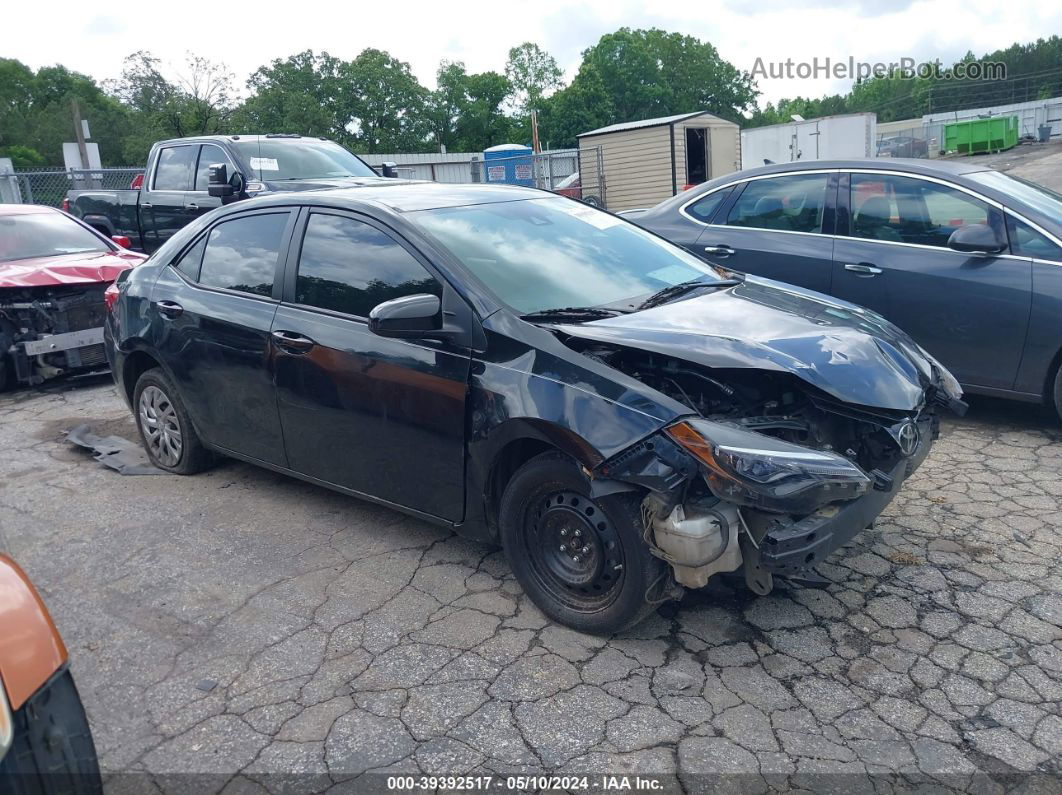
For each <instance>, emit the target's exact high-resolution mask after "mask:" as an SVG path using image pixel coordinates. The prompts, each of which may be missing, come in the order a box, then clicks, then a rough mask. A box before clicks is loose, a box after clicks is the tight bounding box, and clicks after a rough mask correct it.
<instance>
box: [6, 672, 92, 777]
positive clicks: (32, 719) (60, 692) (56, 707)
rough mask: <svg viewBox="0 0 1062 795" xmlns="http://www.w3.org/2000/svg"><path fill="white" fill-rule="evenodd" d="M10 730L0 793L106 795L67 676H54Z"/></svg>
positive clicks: (15, 718) (14, 716)
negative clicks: (10, 734)
mask: <svg viewBox="0 0 1062 795" xmlns="http://www.w3.org/2000/svg"><path fill="white" fill-rule="evenodd" d="M0 686H2V685H0ZM11 729H12V731H13V736H12V743H11V748H10V749H9V750H8V752H7V754H5V755H4V756H3V757H2V758H0V792H5V793H11V794H12V795H39V794H41V793H64V795H100V793H102V792H103V786H102V782H101V779H100V768H99V763H98V761H97V758H96V747H95V745H94V744H93V742H92V733H91V732H90V731H89V725H88V720H87V719H86V717H85V708H84V707H83V706H82V705H81V697H80V696H79V695H78V692H77V688H76V687H75V686H74V680H73V678H72V677H71V676H70V672H69V671H63V672H62V673H59V674H56V675H55V676H53V678H52V679H51V681H49V682H48V683H47V684H46V685H45V686H44V687H42V688H41V689H40V690H38V691H37V692H36V693H34V694H33V695H32V696H31V697H30V699H29V701H27V702H26V703H25V704H23V705H22V706H21V707H20V708H19V709H18V710H17V711H15V712H14V713H13V714H12V715H11Z"/></svg>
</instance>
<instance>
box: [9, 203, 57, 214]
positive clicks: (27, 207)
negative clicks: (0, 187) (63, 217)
mask: <svg viewBox="0 0 1062 795" xmlns="http://www.w3.org/2000/svg"><path fill="white" fill-rule="evenodd" d="M57 212H60V211H59V210H57V209H56V208H54V207H45V206H44V205H41V204H0V215H38V214H40V213H57Z"/></svg>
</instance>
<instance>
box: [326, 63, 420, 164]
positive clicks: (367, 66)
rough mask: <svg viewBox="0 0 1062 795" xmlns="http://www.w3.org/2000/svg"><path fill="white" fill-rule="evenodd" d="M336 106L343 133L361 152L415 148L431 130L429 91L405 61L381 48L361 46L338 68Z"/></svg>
mask: <svg viewBox="0 0 1062 795" xmlns="http://www.w3.org/2000/svg"><path fill="white" fill-rule="evenodd" d="M338 71H339V78H340V86H339V88H340V90H339V100H338V105H339V108H340V115H341V117H343V118H344V119H345V123H344V125H343V128H344V130H345V132H346V135H344V136H343V137H344V138H345V139H346V140H347V141H348V142H349V143H350V144H351V145H352V146H354V147H356V148H358V149H360V150H361V151H363V152H369V153H374V152H411V151H412V152H415V151H420V150H422V149H423V148H424V147H425V143H426V139H427V136H428V133H429V129H428V125H427V120H426V114H425V105H426V101H427V98H428V91H427V89H425V88H424V86H422V85H421V84H420V83H418V82H417V79H416V78H415V77H414V76H413V72H412V71H411V70H410V67H409V64H408V63H405V62H404V61H399V60H398V59H397V58H394V57H392V56H391V55H390V54H388V53H386V52H384V51H383V50H376V49H372V48H368V49H365V50H362V51H361V53H359V54H358V57H357V58H355V59H354V60H353V61H350V62H347V63H342V64H341V65H340V66H339V70H338Z"/></svg>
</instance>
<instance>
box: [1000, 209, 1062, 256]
mask: <svg viewBox="0 0 1062 795" xmlns="http://www.w3.org/2000/svg"><path fill="white" fill-rule="evenodd" d="M1007 234H1008V235H1010V250H1011V252H1012V253H1014V254H1017V255H1018V256H1021V257H1033V258H1034V259H1046V260H1051V261H1052V262H1062V246H1059V245H1058V243H1056V242H1055V241H1053V240H1051V239H1050V238H1049V237H1047V236H1046V235H1043V234H1041V233H1039V232H1037V231H1036V230H1035V229H1033V228H1032V227H1031V226H1029V225H1028V224H1027V223H1025V222H1024V221H1019V220H1018V219H1017V218H1015V217H1014V216H1013V215H1008V216H1007Z"/></svg>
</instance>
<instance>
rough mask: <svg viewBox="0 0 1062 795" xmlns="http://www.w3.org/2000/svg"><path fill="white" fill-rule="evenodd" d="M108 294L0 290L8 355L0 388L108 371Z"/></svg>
mask: <svg viewBox="0 0 1062 795" xmlns="http://www.w3.org/2000/svg"><path fill="white" fill-rule="evenodd" d="M106 288H107V284H104V283H97V284H70V285H56V286H50V287H22V288H7V289H3V290H0V354H6V356H3V358H2V359H0V382H2V381H4V380H6V381H7V382H8V383H12V382H14V383H18V384H26V385H31V384H39V383H41V382H43V381H45V380H46V379H49V378H54V377H56V376H58V375H61V374H63V373H67V372H70V371H77V370H92V369H96V368H99V369H103V368H106V366H107V359H106V355H105V352H104V347H103V322H104V318H105V315H106V306H105V304H104V298H103V293H104V290H106ZM5 365H6V367H5ZM5 370H6V373H5V372H4V371H5ZM5 376H6V377H5Z"/></svg>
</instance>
